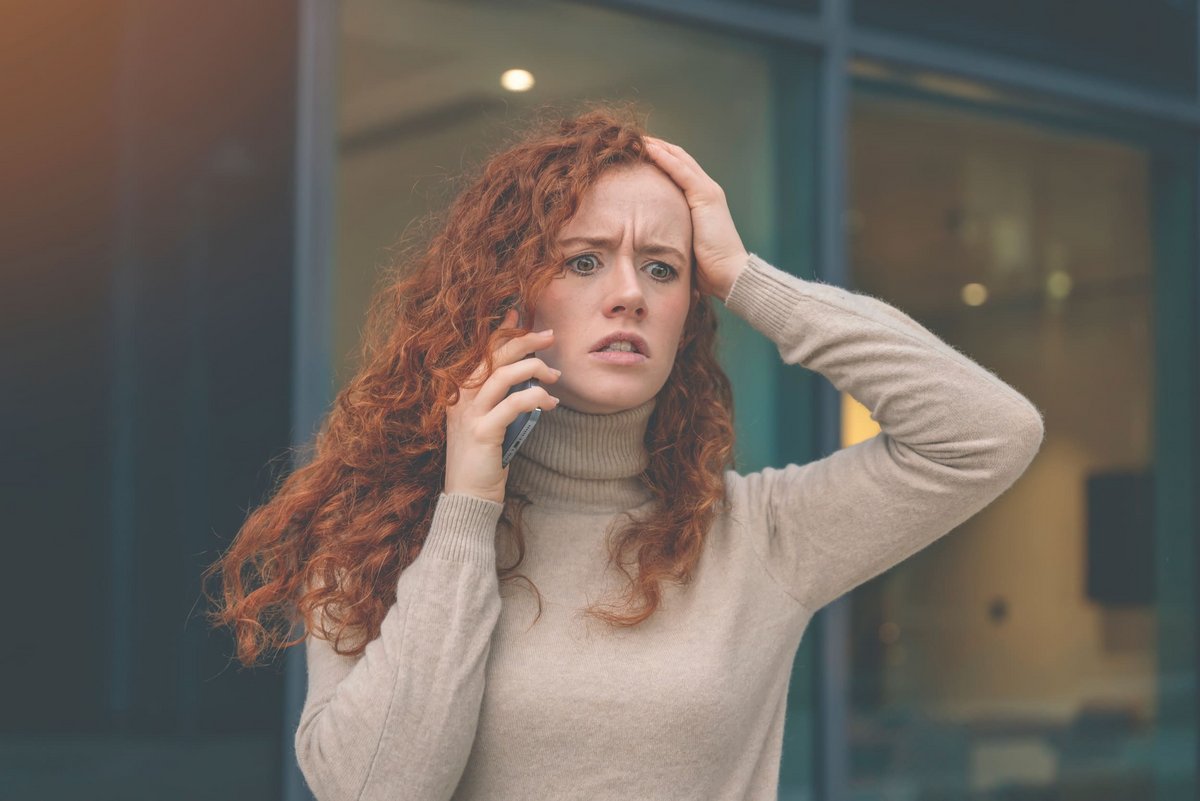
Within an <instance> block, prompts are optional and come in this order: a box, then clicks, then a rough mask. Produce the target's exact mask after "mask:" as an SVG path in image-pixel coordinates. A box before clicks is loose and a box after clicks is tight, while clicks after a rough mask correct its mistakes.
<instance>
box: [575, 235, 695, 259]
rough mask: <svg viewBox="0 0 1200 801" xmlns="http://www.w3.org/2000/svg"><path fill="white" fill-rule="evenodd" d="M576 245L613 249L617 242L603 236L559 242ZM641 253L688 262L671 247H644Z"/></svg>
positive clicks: (579, 237)
mask: <svg viewBox="0 0 1200 801" xmlns="http://www.w3.org/2000/svg"><path fill="white" fill-rule="evenodd" d="M575 243H579V244H583V245H587V246H588V247H593V248H608V249H610V250H611V249H612V247H613V245H615V244H616V242H615V241H614V240H612V239H606V238H605V237H602V236H572V237H569V238H567V239H562V240H559V243H558V244H560V245H564V246H565V245H572V244H575ZM638 250H639V252H641V253H647V254H649V255H651V256H674V257H675V258H676V259H678V260H679V261H681V262H686V261H687V256H684V255H683V254H682V253H680V252H679V250H677V249H676V248H673V247H671V246H670V245H653V244H652V245H642V247H640V248H638Z"/></svg>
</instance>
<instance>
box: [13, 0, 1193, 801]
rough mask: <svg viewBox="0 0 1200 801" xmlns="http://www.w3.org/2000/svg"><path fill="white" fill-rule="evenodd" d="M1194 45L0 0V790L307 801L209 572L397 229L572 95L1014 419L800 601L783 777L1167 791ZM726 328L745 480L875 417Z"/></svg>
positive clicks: (931, 18)
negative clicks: (938, 514) (947, 509)
mask: <svg viewBox="0 0 1200 801" xmlns="http://www.w3.org/2000/svg"><path fill="white" fill-rule="evenodd" d="M1198 42H1200V21H1198V19H1197V9H1196V2H1195V0H1139V1H1137V2H1135V0H1093V2H1089V3H1079V2H1074V0H1039V1H1038V2H1032V1H1031V0H1008V1H1006V2H999V1H998V0H995V1H993V2H985V1H984V0H958V1H957V2H947V0H758V1H757V2H750V1H748V0H744V1H743V2H734V1H733V0H703V2H701V1H699V0H697V2H681V1H677V2H666V0H640V1H638V0H622V1H621V2H567V1H565V0H564V1H563V2H549V1H545V2H531V1H529V0H522V1H521V2H483V0H439V2H428V1H426V2H418V1H417V0H342V2H332V0H291V1H290V2H286V1H285V0H256V2H254V3H234V2H212V3H183V2H172V1H170V0H123V1H118V0H108V2H99V1H93V2H88V1H87V0H74V1H73V2H56V1H55V0H48V1H47V2H40V3H32V2H27V3H23V4H16V5H15V6H14V7H12V8H10V9H9V10H8V11H7V12H6V13H5V15H4V24H3V26H2V27H0V59H3V60H4V62H5V63H4V64H3V66H4V68H3V69H2V70H0V85H2V86H3V87H4V91H3V93H0V98H2V102H3V104H4V114H3V124H2V125H0V136H2V137H3V145H4V147H3V150H2V151H0V152H2V156H0V192H2V193H3V202H4V214H3V215H0V231H2V232H3V234H2V235H0V252H3V254H4V258H3V266H2V270H3V272H2V275H3V288H2V291H0V303H2V306H0V321H2V324H3V332H4V344H5V348H4V354H5V357H6V361H5V369H4V376H5V380H4V382H3V384H4V392H3V394H2V396H0V397H2V400H3V404H4V408H3V415H2V416H0V418H2V419H3V425H4V430H3V434H4V435H3V448H2V453H3V455H2V456H0V459H2V464H3V474H2V478H3V482H2V492H3V496H2V497H3V500H4V505H3V508H4V511H5V514H4V522H5V527H6V531H5V536H4V548H3V551H2V552H0V553H2V554H3V557H2V564H3V567H4V571H3V575H4V580H3V582H2V583H0V584H2V586H3V588H4V593H5V596H4V597H5V607H6V609H7V610H8V614H7V615H6V625H5V634H6V636H5V640H4V644H3V645H0V672H2V675H0V678H2V679H3V682H4V692H3V694H2V697H0V801H12V800H14V799H21V800H22V801H23V800H24V799H38V800H39V801H57V799H98V800H100V801H110V800H111V801H117V800H118V799H119V800H121V801H126V800H127V799H172V800H174V799H226V800H228V799H286V800H287V801H296V800H298V799H306V798H310V797H311V796H309V795H308V792H307V789H306V788H305V786H304V783H303V780H302V778H301V777H300V775H299V772H298V770H297V769H296V767H295V762H294V756H293V754H292V737H293V734H294V731H295V725H296V721H297V718H298V714H299V710H300V706H301V704H302V703H303V698H304V692H305V676H304V664H303V651H302V649H301V648H295V649H292V650H291V651H289V652H288V654H287V656H286V657H285V658H281V659H280V660H278V662H277V663H276V664H273V665H271V666H269V667H262V668H258V669H255V670H246V669H242V668H241V667H240V665H239V664H238V663H236V662H235V661H233V658H232V654H233V646H232V642H231V640H230V638H229V636H228V633H227V632H224V631H212V630H209V629H208V628H207V627H206V625H205V622H204V620H203V618H202V613H203V611H204V609H205V603H206V602H205V599H204V598H203V596H202V595H201V592H200V583H199V581H200V573H201V571H202V570H203V569H204V568H205V567H206V566H207V565H209V564H210V563H212V562H213V561H214V560H215V559H216V558H217V556H218V555H219V553H220V552H221V551H222V550H223V549H224V548H225V547H227V545H228V544H229V542H230V540H231V538H232V537H233V535H234V534H235V533H236V532H237V530H238V528H239V526H240V524H241V522H242V521H243V519H244V518H245V516H246V514H247V512H248V510H249V509H251V508H253V507H254V506H256V505H257V504H259V503H261V502H262V501H263V500H265V495H264V493H266V492H267V490H268V489H269V488H270V486H271V484H272V482H273V481H274V479H275V478H276V477H277V476H278V475H279V473H280V472H281V471H285V470H287V469H288V468H289V467H290V464H289V462H288V458H289V451H288V449H289V448H291V447H295V446H299V445H301V444H303V443H305V442H307V441H308V440H309V439H310V437H311V436H312V433H313V432H314V431H315V428H316V425H317V424H318V422H319V420H320V418H321V416H322V415H323V413H324V410H325V409H326V408H327V406H328V404H329V402H330V401H331V399H332V397H333V395H334V393H335V392H336V390H337V388H338V387H339V386H340V385H341V383H342V382H343V381H345V380H346V378H347V377H348V375H349V372H350V370H351V369H352V368H353V357H354V355H355V353H354V351H355V349H356V347H357V344H358V337H359V334H360V326H361V324H362V322H363V314H364V311H365V308H366V304H367V302H368V299H369V296H370V292H371V290H372V287H373V284H374V282H375V280H376V279H377V278H378V275H379V272H378V271H379V268H380V267H382V266H383V265H384V264H386V263H387V260H388V258H389V251H388V249H389V247H391V246H393V245H395V244H396V243H397V242H398V241H400V238H401V237H402V236H403V235H404V234H405V232H406V230H407V229H408V226H410V225H411V224H412V223H413V222H414V221H415V220H417V219H418V218H419V217H420V216H421V215H423V214H424V213H425V212H427V211H429V210H430V209H434V208H440V207H442V206H444V205H445V204H446V203H448V202H449V200H450V197H451V194H450V188H449V183H448V181H449V180H451V179H453V178H454V177H455V176H456V175H457V174H458V172H459V171H460V170H461V169H463V168H464V167H466V166H467V165H470V164H473V163H476V162H477V161H478V160H481V159H483V158H485V157H486V156H487V155H488V154H489V153H490V152H492V150H493V149H495V148H497V147H499V146H500V143H501V142H502V141H503V140H505V139H506V137H508V136H509V135H510V133H511V132H512V131H513V130H515V129H517V128H519V125H520V120H521V119H522V118H523V115H525V114H526V113H527V112H529V111H530V110H532V109H534V108H535V107H537V106H540V105H541V104H545V103H554V104H557V105H558V106H559V107H561V108H562V109H564V110H565V111H569V110H571V109H573V108H576V107H577V106H579V105H581V104H584V103H587V102H590V101H597V100H604V99H611V100H635V101H637V102H639V103H640V104H642V107H643V109H644V110H646V111H648V112H649V116H648V119H647V124H648V127H649V129H650V132H652V133H654V134H655V135H657V136H661V137H663V138H665V139H667V140H668V141H673V142H676V143H678V144H680V145H682V146H683V147H684V148H686V149H687V150H688V151H689V152H690V153H691V154H692V155H693V156H695V157H696V159H697V160H698V161H699V162H700V163H701V164H702V165H703V166H704V167H705V169H706V171H707V172H708V173H709V174H710V175H711V176H712V177H713V178H714V179H715V180H716V181H717V182H718V183H719V184H721V186H722V187H723V188H724V189H725V191H726V194H727V197H728V199H729V203H730V207H731V209H732V212H733V216H734V219H735V220H736V221H737V224H738V229H739V232H740V233H741V235H742V238H743V240H744V241H745V242H746V244H747V247H748V248H749V249H751V250H753V251H755V252H757V253H759V254H760V255H762V256H763V257H764V258H766V259H767V260H769V261H771V262H772V263H773V264H775V265H777V266H779V267H781V268H782V269H785V270H788V271H790V272H792V273H794V274H796V275H799V276H802V277H805V278H809V279H820V280H823V281H828V282H833V283H838V284H841V285H843V286H846V287H849V288H851V289H854V290H856V291H861V292H867V293H870V294H872V295H875V296H877V297H881V298H883V299H885V300H887V301H888V302H890V303H892V304H894V305H896V306H898V307H899V308H901V309H903V310H904V311H906V312H908V313H909V314H911V315H912V316H913V317H915V318H917V319H918V320H919V321H921V322H922V323H923V324H924V325H926V326H927V327H929V328H930V329H931V330H933V331H934V332H935V333H937V334H938V335H939V336H941V337H942V338H944V339H945V340H947V341H948V342H950V343H952V344H953V345H954V346H955V347H957V348H959V349H960V350H962V351H963V352H964V353H966V354H968V355H970V356H971V357H972V358H974V359H975V360H977V361H978V362H980V363H981V364H983V365H985V366H987V367H988V368H989V369H991V370H994V371H995V372H996V373H997V374H998V375H1000V376H1001V377H1002V378H1003V379H1004V380H1005V381H1007V382H1009V383H1010V384H1012V385H1013V386H1014V387H1015V388H1017V389H1018V390H1019V391H1020V392H1021V393H1023V394H1024V395H1026V396H1027V397H1029V398H1030V399H1031V400H1032V401H1033V402H1034V403H1035V404H1036V405H1037V406H1038V407H1039V408H1040V409H1042V410H1043V411H1044V413H1045V419H1046V429H1047V433H1046V439H1045V442H1044V445H1043V447H1042V449H1041V451H1040V453H1039V454H1038V456H1037V458H1036V459H1035V461H1034V462H1033V464H1032V465H1031V467H1030V468H1029V470H1028V471H1027V472H1026V473H1025V474H1024V475H1023V476H1022V477H1021V478H1020V479H1019V480H1018V481H1017V483H1016V484H1014V485H1013V487H1012V488H1011V489H1010V490H1009V491H1008V492H1006V493H1005V494H1004V495H1003V496H1002V497H1001V498H999V499H998V500H997V501H996V502H995V503H993V504H992V505H990V506H989V507H988V508H987V509H985V510H983V512H981V513H980V514H978V515H977V516H975V517H974V518H972V519H971V520H969V521H967V522H966V523H964V524H963V525H962V526H961V527H960V528H961V530H959V531H956V532H955V533H953V534H952V535H950V536H947V537H945V538H943V539H941V540H939V541H938V542H937V543H936V544H934V545H933V546H931V547H929V548H928V549H926V550H925V551H923V552H921V553H920V554H918V555H917V556H915V557H913V558H912V559H910V560H908V561H906V562H904V563H903V564H901V565H898V566H897V567H896V568H894V569H893V570H891V571H888V572H887V573H885V574H883V575H882V576H880V577H878V578H877V579H875V580H873V581H871V582H869V583H867V584H865V585H863V586H862V587H860V588H859V589H858V590H856V591H855V592H854V593H852V594H850V595H848V596H846V597H844V598H842V599H840V600H839V601H837V602H835V603H834V604H832V605H830V606H829V607H826V608H825V609H823V610H821V611H820V612H819V613H818V615H817V617H816V619H815V620H814V622H813V624H812V626H811V628H810V629H809V632H808V633H807V634H806V636H805V639H804V642H803V643H802V645H801V647H800V650H799V652H798V653H797V656H796V662H795V669H794V674H793V680H792V684H791V687H790V691H789V717H788V720H787V725H786V737H785V751H784V756H783V765H782V772H781V777H780V798H784V799H822V800H823V799H829V800H830V801H847V800H851V799H853V801H957V800H959V799H969V800H970V801H977V800H979V801H982V800H984V799H986V800H989V801H990V800H991V799H996V800H999V799H1003V800H1005V801H1012V800H1014V799H1022V800H1024V799H1030V800H1032V799H1036V800H1037V801H1046V800H1048V799H1072V800H1075V799H1079V800H1080V801H1082V800H1083V799H1087V800H1088V801H1109V800H1111V801H1150V800H1153V801H1167V800H1168V799H1169V800H1170V801H1175V800H1176V799H1178V800H1179V801H1187V800H1189V799H1192V800H1194V799H1196V798H1197V797H1198V796H1197V775H1196V774H1197V764H1198V744H1197V712H1198V700H1197V694H1196V678H1197V637H1196V630H1197V603H1198V601H1197V595H1196V579H1197V567H1198V554H1197V548H1196V541H1197V534H1198V507H1197V498H1198V497H1200V477H1198V476H1200V471H1198V466H1197V455H1198V454H1200V434H1198V426H1197V422H1196V418H1197V413H1198V411H1200V334H1198V326H1197V319H1198V317H1200V281H1198V277H1200V267H1198V261H1197V233H1198V232H1197V221H1198V212H1200V209H1198V206H1197V183H1198V181H1200V164H1198V159H1197V154H1198V146H1200V140H1198V138H1197V134H1198V132H1200V81H1198V75H1200V63H1198V60H1197V49H1198V48H1197V45H1198ZM719 305H720V304H718V306H719ZM718 311H719V312H720V314H721V326H722V338H723V341H722V358H723V361H724V363H725V364H726V369H727V372H728V373H729V375H730V378H731V380H732V381H733V383H734V386H735V387H737V390H736V393H737V394H736V397H737V420H736V424H737V435H738V453H737V458H738V463H737V469H738V470H739V471H741V472H748V471H752V470H757V469H759V468H761V467H763V466H766V465H782V464H786V463H789V462H797V463H803V462H805V461H809V460H811V459H815V458H820V457H821V456H822V455H825V454H827V453H829V452H832V451H833V450H835V449H837V448H840V447H845V446H846V445H849V444H853V443H854V442H857V441H859V440H861V439H864V438H866V437H870V436H873V435H874V434H875V433H877V431H878V429H877V428H876V427H875V426H874V423H873V422H872V421H871V419H870V417H869V415H868V414H867V412H866V410H865V409H864V408H862V407H861V406H860V405H859V404H858V403H857V402H856V401H854V399H853V398H850V397H848V396H845V397H843V396H840V394H839V393H838V392H837V391H836V390H835V389H834V388H833V387H832V385H830V384H829V383H828V382H827V381H825V379H824V378H822V377H821V376H819V375H817V374H815V373H812V372H810V371H806V370H803V369H800V368H794V367H787V366H786V365H783V364H782V363H781V362H780V361H779V359H778V355H777V353H776V352H775V350H774V347H773V345H772V344H771V343H770V342H768V341H767V340H766V339H765V338H763V337H762V336H761V335H759V334H757V333H756V332H754V331H753V330H751V329H749V327H748V326H747V325H746V324H745V323H743V322H742V321H741V320H740V319H738V318H736V317H734V316H733V315H731V314H730V313H728V312H727V311H726V310H725V309H723V308H719V309H718ZM751 656H752V655H751ZM682 734H683V736H686V733H682Z"/></svg>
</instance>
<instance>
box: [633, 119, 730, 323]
mask: <svg viewBox="0 0 1200 801" xmlns="http://www.w3.org/2000/svg"><path fill="white" fill-rule="evenodd" d="M643 139H644V140H645V142H646V145H647V147H646V152H647V154H648V155H649V156H650V157H651V158H652V159H654V163H655V164H656V165H658V167H659V168H661V169H662V171H663V172H665V173H666V174H667V175H668V176H669V177H670V178H671V180H673V181H674V182H675V183H676V184H677V185H678V186H679V188H680V189H682V190H683V196H684V197H685V198H686V199H687V204H688V208H690V209H691V211H692V250H693V251H695V254H696V268H697V274H696V286H697V287H698V288H699V289H700V291H701V292H702V293H705V294H709V295H716V296H717V297H718V298H719V299H720V300H721V301H722V302H724V301H725V299H726V298H727V297H729V290H730V289H731V288H732V287H733V282H734V280H736V279H737V277H738V275H739V274H740V273H741V271H742V270H743V269H744V268H745V266H746V260H747V259H748V258H749V257H750V254H749V253H748V252H747V251H746V248H745V247H744V246H743V245H742V238H741V237H740V236H738V232H737V228H736V227H735V226H734V224H733V217H732V216H731V215H730V214H729V204H728V203H726V201H725V190H724V189H722V188H721V186H720V184H718V183H717V182H716V181H714V180H713V179H712V178H709V177H708V173H706V172H704V170H702V169H701V168H700V165H699V164H697V163H696V160H695V159H694V158H692V157H691V156H690V155H689V154H688V152H687V151H686V150H684V149H683V148H682V147H680V146H679V145H673V144H671V143H670V142H666V141H664V140H662V139H658V138H656V137H653V136H645V137H643Z"/></svg>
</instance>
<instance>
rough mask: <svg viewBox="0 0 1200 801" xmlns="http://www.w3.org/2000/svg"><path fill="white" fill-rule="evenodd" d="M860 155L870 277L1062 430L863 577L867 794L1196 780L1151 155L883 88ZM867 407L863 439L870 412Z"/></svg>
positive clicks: (852, 220) (970, 793)
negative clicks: (1162, 443)
mask: <svg viewBox="0 0 1200 801" xmlns="http://www.w3.org/2000/svg"><path fill="white" fill-rule="evenodd" d="M849 152H850V159H849V160H850V164H851V174H850V176H849V187H850V189H849V197H850V204H849V205H850V211H849V215H848V224H849V230H848V235H849V237H850V253H851V257H850V263H851V272H852V283H853V286H854V288H855V289H856V290H858V291H865V292H868V293H870V294H872V295H876V296H879V297H881V298H884V299H886V300H888V301H889V302H892V303H895V304H896V305H897V306H899V307H900V308H902V309H904V310H905V311H907V312H909V313H911V314H912V315H913V316H914V317H916V318H917V319H919V320H920V321H921V322H922V323H923V324H925V325H927V326H928V327H929V328H931V329H932V330H934V331H935V332H936V333H938V335H939V336H941V337H942V338H944V339H946V340H947V341H948V342H950V343H952V344H953V345H954V346H955V347H957V348H959V349H960V350H962V351H963V352H965V353H967V354H968V355H970V356H971V357H972V358H974V359H975V360H977V361H979V362H980V363H981V364H983V365H985V366H986V367H988V368H989V369H991V370H993V371H994V372H996V373H997V374H998V375H1000V376H1002V377H1003V378H1004V380H1005V381H1007V382H1009V383H1011V384H1012V385H1013V386H1014V387H1016V388H1017V389H1018V390H1020V391H1021V392H1022V394H1024V395H1026V396H1027V397H1029V398H1030V399H1031V400H1033V401H1034V402H1035V403H1037V405H1038V406H1039V408H1041V409H1042V410H1043V412H1044V413H1045V418H1046V429H1047V434H1046V440H1045V444H1044V445H1043V447H1042V449H1041V451H1040V453H1039V455H1038V457H1037V459H1036V460H1035V462H1034V463H1033V464H1032V465H1031V467H1030V469H1029V470H1028V471H1027V472H1026V473H1025V474H1024V475H1023V476H1022V477H1021V478H1020V479H1018V481H1017V482H1016V483H1015V484H1014V485H1013V486H1012V487H1011V488H1010V489H1009V490H1008V491H1007V492H1006V493H1005V494H1004V495H1002V496H1001V497H1000V498H999V499H997V500H996V501H995V502H994V503H993V504H991V505H990V506H989V507H988V508H986V509H984V510H983V511H982V512H980V513H979V514H978V515H976V516H975V517H974V518H972V519H971V520H969V521H967V522H966V523H964V524H963V525H962V526H960V527H959V529H958V530H957V531H955V532H953V533H951V534H950V535H948V536H947V537H945V538H943V539H942V540H940V541H939V542H938V543H935V544H934V545H933V546H932V547H930V548H929V549H927V550H926V551H924V552H922V553H921V554H918V555H917V556H916V557H914V558H913V559H911V560H908V561H906V562H905V563H903V564H902V565H899V566H898V567H897V568H895V569H893V570H892V571H890V572H889V573H887V574H885V575H883V576H881V577H880V578H878V579H876V580H874V581H872V582H870V583H868V584H867V585H864V586H863V587H862V588H860V589H859V590H857V591H856V592H855V594H854V596H853V600H852V603H853V613H852V619H853V623H852V627H853V630H852V634H851V638H852V663H853V674H852V677H851V678H852V680H851V688H852V697H851V721H850V726H849V730H850V733H851V743H850V749H851V750H850V757H851V775H852V787H853V794H852V797H853V798H855V799H900V798H903V799H1000V798H1003V799H1049V798H1055V799H1058V798H1086V799H1089V801H1105V800H1106V799H1112V801H1129V800H1130V799H1157V798H1183V797H1190V796H1184V795H1179V794H1177V791H1178V790H1180V789H1181V788H1188V787H1190V788H1191V792H1193V793H1194V786H1195V785H1194V778H1193V777H1194V765H1195V748H1194V746H1188V745H1187V744H1188V743H1190V742H1191V740H1190V739H1188V738H1189V737H1190V735H1189V734H1188V733H1187V730H1186V729H1184V730H1182V732H1183V733H1182V734H1178V732H1179V731H1180V730H1179V729H1173V728H1170V727H1168V726H1166V725H1164V722H1163V719H1162V710H1163V709H1164V708H1167V707H1170V706H1174V705H1179V704H1183V705H1186V707H1187V708H1189V709H1191V710H1194V709H1195V683H1194V654H1191V655H1189V656H1188V657H1187V660H1188V665H1187V670H1186V672H1181V671H1179V670H1174V671H1164V670H1163V669H1162V668H1161V662H1162V656H1163V652H1164V651H1163V649H1164V645H1165V644H1164V643H1163V642H1161V641H1160V636H1159V635H1160V632H1163V631H1167V630H1169V629H1164V628H1163V627H1164V625H1168V624H1165V623H1164V621H1167V620H1175V621H1176V624H1177V618H1178V616H1179V615H1181V614H1182V615H1186V616H1187V621H1186V625H1189V626H1192V627H1194V624H1195V621H1194V607H1184V608H1180V607H1178V606H1174V605H1172V606H1167V605H1166V604H1165V603H1164V602H1162V601H1161V600H1159V599H1162V598H1171V597H1190V594H1189V591H1190V590H1191V589H1192V588H1193V587H1194V578H1195V574H1194V565H1193V564H1192V563H1189V565H1188V569H1186V570H1181V571H1178V572H1177V573H1176V574H1175V575H1174V577H1164V576H1157V577H1156V576H1155V575H1154V572H1153V563H1154V549H1155V537H1156V529H1155V528H1154V520H1153V501H1152V499H1153V493H1152V492H1151V487H1152V483H1151V481H1150V475H1151V468H1152V466H1153V463H1154V458H1155V454H1154V453H1153V447H1152V445H1153V431H1154V420H1153V411H1154V407H1155V404H1154V397H1153V387H1154V378H1155V377H1154V375H1153V366H1154V364H1155V358H1154V356H1155V352H1154V345H1155V343H1154V341H1153V336H1152V333H1153V331H1154V325H1153V317H1152V315H1153V314H1154V310H1153V308H1152V298H1153V293H1152V287H1153V281H1152V277H1153V269H1152V265H1153V261H1154V254H1153V247H1152V246H1153V240H1152V220H1153V218H1152V214H1153V212H1154V210H1153V209H1152V207H1151V197H1152V186H1151V182H1150V154H1148V153H1147V152H1144V151H1142V150H1139V149H1136V148H1133V147H1131V146H1129V145H1125V144H1118V143H1114V142H1109V141H1104V140H1102V139H1098V138H1089V137H1084V136H1081V135H1077V134H1067V133H1063V132H1059V131H1053V130H1047V129H1040V128H1035V127H1031V126H1029V125H1027V124H1022V123H1018V122H1015V121H1006V120H1001V119H998V118H993V117H982V116H972V115H970V114H967V113H964V112H960V111H949V110H942V109H940V108H935V107H932V106H928V105H923V104H918V103H916V102H912V101H908V100H899V99H895V98H892V97H889V96H887V95H885V94H868V93H866V92H859V93H858V94H856V95H855V96H854V101H853V104H852V115H851V141H850V145H849ZM855 406H857V404H856V403H855V402H854V401H853V399H847V414H846V415H845V416H844V418H845V420H846V421H847V431H846V432H845V438H846V439H847V440H848V441H847V442H846V444H849V441H857V440H858V439H862V438H864V437H865V436H870V435H871V434H873V433H874V431H873V430H871V429H870V427H869V426H868V425H866V424H869V423H870V422H871V421H870V420H869V418H865V419H864V415H863V414H859V413H856V411H857V410H855V408H854V407H855ZM1180 576H1182V577H1183V578H1182V579H1180V578H1179V577H1180ZM1180 581H1182V582H1183V583H1184V584H1185V585H1186V586H1184V587H1182V588H1181V587H1178V586H1175V587H1168V586H1166V582H1180ZM1181 590H1183V591H1181ZM1172 625H1173V624H1172ZM1176 661H1177V660H1176ZM1180 738H1182V739H1180ZM1166 788H1174V789H1173V790H1168V789H1166ZM1184 791H1185V792H1186V789H1184Z"/></svg>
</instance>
